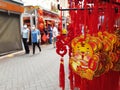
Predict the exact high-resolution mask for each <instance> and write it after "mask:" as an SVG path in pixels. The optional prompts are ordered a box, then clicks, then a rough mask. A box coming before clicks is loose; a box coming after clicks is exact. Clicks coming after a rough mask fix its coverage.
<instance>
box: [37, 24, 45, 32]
mask: <svg viewBox="0 0 120 90" xmlns="http://www.w3.org/2000/svg"><path fill="white" fill-rule="evenodd" d="M38 27H39V29H40V31H43V29H44V24H43V23H40V24H39V26H38Z"/></svg>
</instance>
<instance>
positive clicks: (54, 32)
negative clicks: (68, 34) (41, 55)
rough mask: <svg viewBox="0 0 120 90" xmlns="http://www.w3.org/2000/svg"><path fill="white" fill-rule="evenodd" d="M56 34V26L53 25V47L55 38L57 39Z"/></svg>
mask: <svg viewBox="0 0 120 90" xmlns="http://www.w3.org/2000/svg"><path fill="white" fill-rule="evenodd" d="M57 36H58V29H57V27H56V26H55V25H54V27H53V47H54V48H55V47H56V40H57Z"/></svg>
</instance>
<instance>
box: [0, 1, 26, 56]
mask: <svg viewBox="0 0 120 90" xmlns="http://www.w3.org/2000/svg"><path fill="white" fill-rule="evenodd" d="M18 1H19V0H18ZM18 1H15V0H10V1H3V0H1V1H0V56H1V55H4V54H8V53H12V52H16V51H19V50H22V42H21V31H20V22H21V21H20V17H21V13H22V12H23V11H24V8H23V4H22V2H21V1H19V2H18Z"/></svg>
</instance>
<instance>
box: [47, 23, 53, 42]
mask: <svg viewBox="0 0 120 90" xmlns="http://www.w3.org/2000/svg"><path fill="white" fill-rule="evenodd" d="M48 33H49V43H50V44H52V37H53V33H52V26H51V25H49V24H48Z"/></svg>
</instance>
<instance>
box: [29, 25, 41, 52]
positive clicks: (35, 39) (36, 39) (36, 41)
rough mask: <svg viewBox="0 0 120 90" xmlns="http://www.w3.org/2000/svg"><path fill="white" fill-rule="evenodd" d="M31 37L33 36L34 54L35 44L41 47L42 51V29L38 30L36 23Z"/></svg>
mask: <svg viewBox="0 0 120 90" xmlns="http://www.w3.org/2000/svg"><path fill="white" fill-rule="evenodd" d="M31 38H32V44H33V54H35V46H37V47H38V48H39V51H40V52H41V47H40V42H41V34H40V30H38V29H37V28H36V27H35V26H34V25H33V26H32V31H31Z"/></svg>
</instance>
